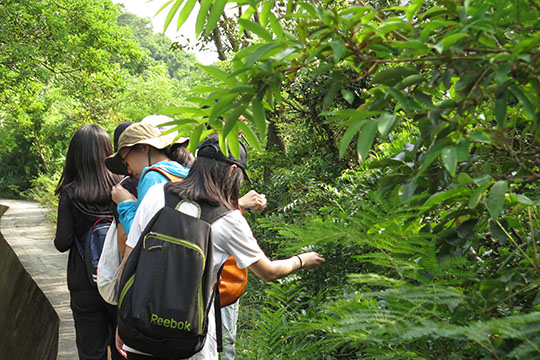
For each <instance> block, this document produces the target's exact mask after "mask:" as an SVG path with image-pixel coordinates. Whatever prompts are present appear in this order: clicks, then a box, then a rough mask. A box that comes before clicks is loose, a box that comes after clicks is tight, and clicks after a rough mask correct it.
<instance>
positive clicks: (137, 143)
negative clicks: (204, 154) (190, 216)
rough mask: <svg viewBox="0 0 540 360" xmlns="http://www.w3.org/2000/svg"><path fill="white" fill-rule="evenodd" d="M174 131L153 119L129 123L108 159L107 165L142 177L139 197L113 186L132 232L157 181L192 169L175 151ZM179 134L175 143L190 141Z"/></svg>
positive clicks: (122, 216) (123, 218) (121, 214)
mask: <svg viewBox="0 0 540 360" xmlns="http://www.w3.org/2000/svg"><path fill="white" fill-rule="evenodd" d="M174 140H175V137H174V135H165V134H162V132H161V131H160V130H159V129H158V128H157V127H156V126H154V125H152V124H149V123H142V122H140V123H135V124H132V125H130V126H129V127H127V128H126V129H125V130H124V131H123V132H122V134H121V135H120V138H119V139H118V151H116V152H115V153H114V154H112V155H110V156H108V157H107V158H106V159H105V165H106V166H107V168H108V169H109V170H110V171H111V172H113V173H116V174H123V175H133V176H135V177H136V178H138V179H139V183H138V199H139V200H137V198H135V196H133V195H132V194H131V193H130V192H129V191H127V190H126V189H125V188H123V187H122V185H120V184H117V185H115V186H114V187H113V189H112V198H113V200H114V202H116V203H117V204H118V206H117V211H118V214H119V220H120V224H121V225H122V227H123V229H124V230H125V231H126V233H127V234H129V229H130V228H131V223H132V221H133V218H134V216H135V213H136V211H137V207H138V204H139V202H140V201H141V200H142V199H143V198H144V195H145V194H146V192H147V191H148V189H150V187H152V186H153V185H155V184H160V183H164V182H169V181H171V180H174V181H177V180H179V179H183V178H185V177H186V176H187V174H188V173H189V168H188V167H187V166H184V165H182V164H180V163H178V162H177V161H174V160H173V158H174V156H172V155H171V151H170V150H171V149H170V148H171V144H172V143H173V141H174ZM187 141H188V139H187V138H179V139H178V140H177V141H175V142H174V143H175V144H179V143H180V144H181V143H187Z"/></svg>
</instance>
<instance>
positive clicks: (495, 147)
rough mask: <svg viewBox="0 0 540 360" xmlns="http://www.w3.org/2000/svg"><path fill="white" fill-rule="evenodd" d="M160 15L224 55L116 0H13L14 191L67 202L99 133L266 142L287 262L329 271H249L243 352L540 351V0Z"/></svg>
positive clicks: (176, 5) (226, 0) (5, 28)
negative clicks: (83, 142)
mask: <svg viewBox="0 0 540 360" xmlns="http://www.w3.org/2000/svg"><path fill="white" fill-rule="evenodd" d="M160 1H162V2H163V5H164V7H163V9H162V11H165V12H167V19H168V22H167V23H168V24H171V25H175V26H181V25H182V22H183V21H184V20H185V19H186V18H187V16H188V15H189V14H190V13H191V12H192V11H197V12H198V15H197V21H196V29H195V30H196V33H197V34H198V36H199V40H200V41H201V42H202V43H204V42H209V41H211V42H219V41H222V42H223V43H225V42H226V45H224V46H223V47H222V49H220V51H221V53H220V57H221V58H222V59H225V61H223V62H221V63H218V64H215V65H212V66H200V68H201V70H202V71H204V74H201V73H200V72H199V73H197V72H195V71H193V59H192V57H189V56H186V55H184V54H183V53H178V52H177V51H178V50H176V51H173V50H172V49H170V44H169V43H167V41H166V40H165V39H164V38H163V37H159V36H153V34H151V32H150V31H149V24H148V21H146V20H141V19H138V18H135V17H133V16H131V15H121V16H120V10H119V9H118V8H116V7H114V6H112V5H111V3H110V2H108V1H105V0H100V1H92V2H91V1H86V0H76V1H69V2H68V1H61V0H56V1H41V2H33V1H17V2H15V1H9V0H8V1H3V2H2V3H1V4H0V9H1V10H2V11H0V44H2V47H0V85H1V87H0V142H1V145H2V146H1V147H0V149H1V151H0V160H1V161H0V174H2V175H1V178H0V193H1V194H2V195H3V196H6V195H14V194H19V193H20V192H21V191H22V190H25V189H26V188H27V187H28V186H30V182H31V181H34V183H33V184H34V186H33V189H34V191H40V193H41V194H47V193H48V194H50V189H51V187H50V184H51V182H53V181H54V180H53V181H51V178H52V179H54V175H53V174H54V173H55V172H56V171H57V170H58V168H59V166H60V165H61V164H62V161H63V158H62V156H63V154H64V152H65V147H66V144H67V141H68V140H69V136H70V135H71V133H72V132H73V130H74V129H75V128H76V127H77V126H79V125H80V124H82V123H85V122H97V123H99V124H102V125H104V126H106V127H107V128H108V129H109V130H110V129H112V128H113V127H114V125H115V124H116V123H118V122H119V121H122V120H124V119H131V120H138V119H140V118H142V117H143V116H144V115H147V114H149V113H155V112H156V111H158V110H159V109H162V110H161V112H162V113H164V114H169V115H171V116H173V117H174V118H175V119H176V120H175V122H176V125H177V128H178V130H180V132H182V133H183V134H185V135H188V136H190V137H191V145H192V149H193V148H194V146H196V145H197V143H198V142H199V141H201V140H202V139H203V138H204V137H205V136H206V135H207V134H209V133H212V132H214V131H215V130H218V131H220V133H221V142H222V145H223V146H224V145H225V143H226V140H227V141H228V143H229V145H230V149H231V152H233V154H234V153H237V151H238V148H237V146H236V144H237V138H238V135H239V134H240V133H241V134H242V136H243V138H244V139H246V140H247V141H248V142H249V143H250V144H251V146H252V148H253V151H251V156H250V167H251V174H250V177H251V179H252V183H251V184H250V186H251V187H254V188H255V189H256V190H258V191H260V192H264V193H265V194H266V195H267V198H268V208H267V210H266V211H265V213H264V214H263V215H262V216H261V215H259V214H256V213H246V214H245V216H246V217H247V218H248V220H249V221H250V223H251V224H252V225H253V231H254V234H255V236H256V238H257V239H258V240H259V242H260V243H261V246H262V247H263V249H264V250H265V252H266V253H267V254H268V255H269V256H270V257H273V258H275V257H282V256H290V254H292V253H294V252H296V251H299V250H306V249H313V250H315V251H318V252H320V253H321V254H323V255H324V256H325V258H326V259H327V262H326V263H325V265H324V266H323V267H322V268H321V269H319V270H317V271H313V272H309V271H304V272H298V273H295V274H294V275H293V276H289V277H287V278H286V279H283V280H281V281H279V282H275V283H272V284H270V285H269V284H263V283H262V282H261V281H259V280H257V279H256V278H255V277H254V276H251V278H250V279H251V280H250V282H249V285H248V287H249V288H248V291H247V293H246V294H245V295H244V297H243V298H242V300H241V312H240V323H239V329H240V330H239V331H240V332H239V335H238V342H237V355H238V358H240V359H306V358H310V357H311V358H321V359H351V358H377V359H379V358H381V359H383V358H400V359H409V358H410V359H413V358H414V359H431V358H433V359H435V358H437V359H438V358H445V359H446V358H448V359H461V358H473V359H476V358H489V359H513V358H518V359H534V358H540V345H538V344H540V312H539V310H540V281H539V275H540V257H539V254H538V247H539V246H540V243H539V241H538V239H539V235H540V234H539V225H540V224H539V220H538V216H539V212H538V205H539V204H540V198H539V197H538V184H537V181H538V180H539V179H540V170H539V163H538V156H539V153H540V146H539V143H538V140H539V127H538V120H539V119H538V117H539V116H540V108H539V107H540V74H539V71H540V70H539V69H540V16H539V15H540V4H539V3H538V2H537V1H536V0H513V1H504V0H440V1H438V0H435V1H431V0H410V1H407V0H404V1H400V2H399V4H396V3H397V2H394V1H386V0H373V1H368V0H361V1H347V0H340V1H335V0H311V1H297V0H281V1H280V0H236V1H235V0H202V1H200V7H194V5H195V3H196V1H192V0H187V1H183V0H171V1H167V2H165V1H164V0H160ZM73 9H77V13H76V14H75V13H72V12H71V11H70V10H73ZM194 9H196V10H194ZM56 14H61V15H62V17H59V16H56ZM175 14H179V15H180V16H179V17H178V19H179V20H178V22H172V19H173V18H174V15H175ZM119 16H120V17H119ZM74 17H75V18H74ZM64 18H69V19H72V20H71V21H69V22H66V21H64V20H63V19H64ZM117 19H118V20H117ZM125 26H127V27H125ZM51 39H55V40H56V41H54V42H53V41H50V40H51ZM185 62H187V63H185ZM188 90H191V93H190V94H189V95H186V94H187V93H188ZM239 115H244V116H245V117H246V118H247V121H246V122H245V123H244V122H239V121H238V117H239ZM223 119H224V120H225V121H223ZM209 127H210V128H209ZM224 149H225V147H224ZM40 174H41V175H40ZM10 189H11V191H10ZM42 197H44V196H42Z"/></svg>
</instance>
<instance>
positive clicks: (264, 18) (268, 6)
mask: <svg viewBox="0 0 540 360" xmlns="http://www.w3.org/2000/svg"><path fill="white" fill-rule="evenodd" d="M272 7H274V1H273V0H265V1H264V2H263V4H262V6H261V15H260V16H259V19H260V22H261V25H262V26H266V24H268V18H269V16H270V11H271V10H272Z"/></svg>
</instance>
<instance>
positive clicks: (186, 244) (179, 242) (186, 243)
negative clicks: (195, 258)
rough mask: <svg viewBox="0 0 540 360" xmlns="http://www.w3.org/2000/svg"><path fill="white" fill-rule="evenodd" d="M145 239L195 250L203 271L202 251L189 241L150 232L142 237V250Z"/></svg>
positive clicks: (204, 261)
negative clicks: (149, 238)
mask: <svg viewBox="0 0 540 360" xmlns="http://www.w3.org/2000/svg"><path fill="white" fill-rule="evenodd" d="M147 237H155V238H156V239H158V240H163V241H167V242H170V243H173V244H176V245H181V246H184V247H187V248H190V249H192V250H195V251H196V252H198V253H199V254H201V256H202V258H203V271H204V264H205V263H206V256H205V255H204V252H203V251H202V249H201V248H200V247H198V246H197V245H195V244H193V243H190V242H189V241H186V240H181V239H177V238H175V237H173V236H169V235H165V234H160V233H155V232H150V233H148V234H147V235H146V236H145V237H144V241H145V244H144V245H145V246H144V248H145V249H146V238H147Z"/></svg>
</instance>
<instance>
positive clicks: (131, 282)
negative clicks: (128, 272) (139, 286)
mask: <svg viewBox="0 0 540 360" xmlns="http://www.w3.org/2000/svg"><path fill="white" fill-rule="evenodd" d="M134 281H135V274H133V275H132V276H131V277H130V278H129V279H128V281H127V282H126V285H124V288H123V289H122V292H121V293H120V299H119V300H118V308H120V307H121V306H122V301H124V297H125V296H126V293H127V292H128V290H129V289H130V288H131V286H132V285H133V282H134Z"/></svg>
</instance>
